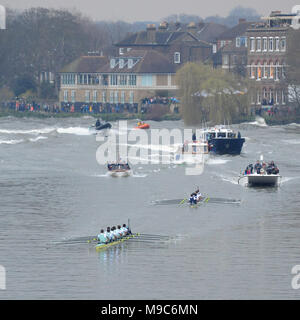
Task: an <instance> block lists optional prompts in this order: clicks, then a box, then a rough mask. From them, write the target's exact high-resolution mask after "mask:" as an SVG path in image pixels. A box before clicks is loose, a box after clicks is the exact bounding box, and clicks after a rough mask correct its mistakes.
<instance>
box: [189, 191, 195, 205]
mask: <svg viewBox="0 0 300 320" xmlns="http://www.w3.org/2000/svg"><path fill="white" fill-rule="evenodd" d="M189 202H190V204H197V194H196V193H195V192H193V193H192V194H191V196H190V199H189Z"/></svg>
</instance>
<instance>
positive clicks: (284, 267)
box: [0, 118, 300, 299]
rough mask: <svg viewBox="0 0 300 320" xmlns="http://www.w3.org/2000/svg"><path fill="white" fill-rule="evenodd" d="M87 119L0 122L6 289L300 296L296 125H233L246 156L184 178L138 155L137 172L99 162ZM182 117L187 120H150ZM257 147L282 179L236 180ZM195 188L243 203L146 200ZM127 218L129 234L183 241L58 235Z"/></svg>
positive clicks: (72, 295) (111, 295)
mask: <svg viewBox="0 0 300 320" xmlns="http://www.w3.org/2000/svg"><path fill="white" fill-rule="evenodd" d="M92 122H93V119H92V118H83V119H65V120H57V119H47V120H32V119H22V120H19V119H13V118H4V119H1V120H0V170H1V178H0V194H1V198H0V208H1V209H0V226H1V227H0V250H1V256H0V264H1V265H3V266H5V268H6V270H7V290H5V291H0V298H3V299H8V298H13V299H141V298H145V299H224V298H225V299H244V298H247V299H257V298H258V299H266V298H283V299H285V298H299V294H300V292H298V291H297V290H293V289H292V288H291V279H292V275H291V269H292V267H293V266H294V265H295V264H300V254H299V252H300V251H299V243H300V241H299V240H300V232H299V230H300V229H299V228H300V212H299V205H300V200H299V187H300V160H299V159H300V150H299V149H300V148H299V147H298V144H299V143H298V142H299V141H300V139H299V138H300V128H299V126H298V125H295V124H292V125H289V126H277V127H272V128H270V127H267V126H265V125H263V124H261V123H252V124H245V123H244V124H241V125H240V126H237V127H239V128H238V129H239V130H240V131H241V132H242V134H243V135H244V136H246V144H245V146H244V149H243V153H242V154H241V156H236V157H232V156H215V157H214V156H210V158H209V159H208V161H207V164H206V166H205V170H204V173H203V174H202V175H201V176H186V175H185V166H184V165H159V164H156V165H147V164H142V165H140V164H139V165H136V166H134V167H133V171H134V174H133V176H132V177H128V178H123V179H114V178H111V177H108V176H107V175H106V170H105V167H104V166H99V165H98V163H97V162H96V150H97V147H98V145H99V142H97V141H96V140H95V136H93V135H92V134H91V133H90V132H89V130H88V127H89V126H90V125H91V124H92ZM130 125H131V126H132V127H133V126H134V122H130ZM177 126H179V127H182V122H160V123H155V122H151V127H152V128H164V127H166V128H170V129H172V128H175V127H177ZM113 130H116V124H114V128H113ZM147 148H149V146H148V147H147ZM155 148H156V149H157V146H153V147H152V146H150V149H151V150H152V149H153V151H155V150H156V149H155ZM262 152H263V153H264V155H265V159H266V160H274V161H275V162H276V163H277V164H278V165H279V168H280V173H281V174H282V176H283V180H282V184H281V186H280V188H271V189H253V188H252V189H250V188H246V187H245V186H243V185H240V184H238V183H237V177H238V175H239V173H240V171H241V170H242V169H243V168H244V167H245V166H246V165H247V164H248V163H249V162H255V161H256V159H258V158H259V157H260V154H261V153H262ZM269 157H272V159H268V158H269ZM135 178H138V179H135ZM196 186H200V189H201V191H202V192H203V193H205V194H207V195H209V196H211V197H220V198H230V199H241V200H242V202H241V204H240V205H238V206H231V205H220V204H213V203H211V204H209V203H207V204H204V205H203V206H200V207H199V208H197V209H190V208H188V207H187V206H178V205H170V206H166V205H165V206H153V205H152V204H151V202H152V201H154V200H158V199H172V198H173V199H177V198H179V199H180V198H184V197H186V196H187V195H188V194H189V193H190V192H191V191H192V190H193V189H194V188H195V187H196ZM128 218H130V220H131V225H132V229H133V231H136V232H144V233H154V234H164V235H171V236H180V238H179V239H177V240H176V241H166V242H162V243H157V242H155V243H148V242H137V241H135V242H126V243H123V244H121V245H119V246H116V247H112V248H111V249H109V250H106V251H103V252H99V253H97V252H95V250H94V248H93V245H92V244H88V243H82V244H78V245H75V244H60V245H57V244H56V243H57V242H60V241H62V240H64V239H69V238H72V237H81V236H87V235H95V234H96V233H97V232H99V229H100V228H101V227H105V226H107V225H114V224H119V223H123V222H125V223H126V222H127V219H128Z"/></svg>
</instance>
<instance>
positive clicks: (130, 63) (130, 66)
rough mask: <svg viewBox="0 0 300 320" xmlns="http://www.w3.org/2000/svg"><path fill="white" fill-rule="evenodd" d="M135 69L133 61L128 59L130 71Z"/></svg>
mask: <svg viewBox="0 0 300 320" xmlns="http://www.w3.org/2000/svg"><path fill="white" fill-rule="evenodd" d="M132 67H133V60H132V59H128V69H131V68H132Z"/></svg>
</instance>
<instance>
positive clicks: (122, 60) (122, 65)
mask: <svg viewBox="0 0 300 320" xmlns="http://www.w3.org/2000/svg"><path fill="white" fill-rule="evenodd" d="M119 68H120V69H123V68H124V59H120V60H119Z"/></svg>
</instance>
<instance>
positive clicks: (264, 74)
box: [263, 61, 268, 79]
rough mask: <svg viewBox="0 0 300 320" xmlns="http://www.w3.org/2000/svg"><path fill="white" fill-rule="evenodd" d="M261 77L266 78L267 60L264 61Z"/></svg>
mask: <svg viewBox="0 0 300 320" xmlns="http://www.w3.org/2000/svg"><path fill="white" fill-rule="evenodd" d="M263 77H264V78H265V79H266V78H268V65H267V61H265V62H264V69H263Z"/></svg>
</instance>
